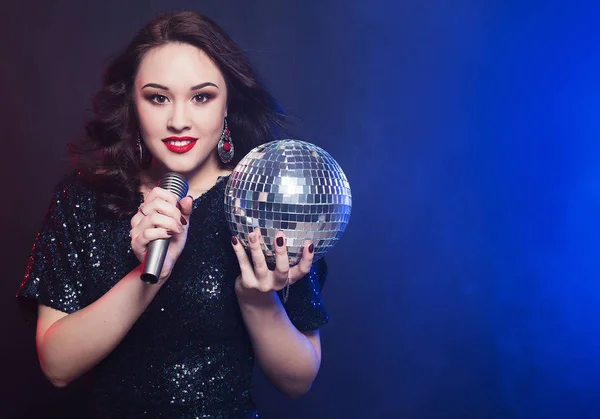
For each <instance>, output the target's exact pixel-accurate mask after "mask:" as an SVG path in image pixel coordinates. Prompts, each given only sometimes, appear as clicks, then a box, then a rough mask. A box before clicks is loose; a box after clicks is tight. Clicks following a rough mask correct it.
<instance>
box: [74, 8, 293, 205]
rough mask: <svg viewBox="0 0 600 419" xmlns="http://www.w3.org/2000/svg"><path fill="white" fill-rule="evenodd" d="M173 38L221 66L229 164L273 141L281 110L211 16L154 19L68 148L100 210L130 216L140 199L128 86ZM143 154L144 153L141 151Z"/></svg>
mask: <svg viewBox="0 0 600 419" xmlns="http://www.w3.org/2000/svg"><path fill="white" fill-rule="evenodd" d="M170 42H180V43H186V44H190V45H193V46H196V47H198V48H200V49H202V50H203V51H204V52H205V53H206V54H207V55H208V56H209V57H210V58H211V59H212V60H213V62H214V63H215V64H216V65H217V67H218V68H219V69H220V71H221V73H222V74H223V77H224V79H225V83H226V84H227V90H228V98H227V99H228V109H227V122H228V126H229V130H230V132H231V136H232V139H233V141H234V144H235V157H234V160H233V161H232V162H231V163H230V164H229V165H230V166H231V168H233V167H234V166H235V165H236V164H237V163H238V162H239V160H240V159H241V158H242V157H243V156H245V155H246V154H247V153H248V152H249V151H250V150H251V149H252V148H254V147H256V146H258V145H260V144H263V143H265V142H268V141H272V140H275V139H277V135H278V132H279V130H280V129H282V128H283V121H284V114H283V112H282V111H281V109H280V108H279V106H278V105H277V103H276V101H275V100H274V98H273V97H272V96H271V95H270V94H269V93H268V92H267V90H266V89H265V88H264V87H263V86H262V84H261V83H260V82H259V80H258V77H257V75H256V73H255V72H254V70H253V69H252V66H251V65H250V63H249V61H248V59H247V58H246V57H245V55H244V54H243V52H242V51H241V50H240V48H239V47H238V46H237V45H236V44H235V42H234V41H233V40H232V39H231V38H230V37H229V36H228V35H227V34H226V33H225V32H224V31H223V30H222V29H221V28H220V27H219V26H218V25H217V24H216V23H215V22H213V21H212V20H211V19H209V18H208V17H206V16H204V15H202V14H200V13H197V12H193V11H184V12H173V13H168V14H164V15H161V16H158V17H157V18H155V19H154V20H152V21H150V22H149V23H148V24H147V25H146V26H144V27H143V28H142V29H141V30H140V31H139V32H138V33H137V35H136V36H135V37H134V38H133V40H132V41H131V42H130V43H129V45H128V46H127V47H126V49H125V50H124V51H123V52H122V53H121V54H120V55H118V56H116V57H115V58H114V59H112V60H111V61H110V62H109V64H108V66H107V68H106V70H105V73H104V76H103V83H102V87H101V89H100V90H99V91H98V92H97V93H96V94H95V95H94V97H93V99H92V105H93V107H92V110H93V117H92V118H91V119H90V120H89V121H87V122H86V124H85V133H86V135H85V137H84V139H83V141H81V142H80V143H78V144H71V145H70V152H71V153H72V156H74V157H75V164H76V166H77V167H78V169H79V171H80V172H81V173H82V174H83V175H84V176H85V178H86V179H87V181H89V182H90V184H91V185H93V187H94V189H95V190H96V192H97V193H98V197H99V199H98V206H99V209H100V210H101V212H103V213H104V214H106V215H112V216H116V217H124V216H129V215H131V214H133V213H135V211H136V210H137V206H138V205H139V203H140V193H139V188H140V172H141V171H142V170H143V169H144V168H146V167H147V166H148V164H149V162H150V161H149V159H144V161H140V158H139V157H140V154H139V150H138V149H137V136H138V130H139V128H138V124H139V123H138V118H137V114H136V110H135V105H134V101H133V84H134V79H135V76H136V73H137V70H138V66H139V63H140V61H141V59H142V57H143V56H144V54H145V53H146V52H148V51H149V50H150V49H152V48H155V47H157V46H161V45H164V44H167V43H170ZM142 151H143V153H142V154H143V155H145V156H149V154H150V153H149V152H148V151H147V150H146V149H145V148H144V150H142Z"/></svg>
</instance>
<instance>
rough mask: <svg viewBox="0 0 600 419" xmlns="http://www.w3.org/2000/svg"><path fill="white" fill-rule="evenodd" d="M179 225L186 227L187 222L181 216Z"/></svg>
mask: <svg viewBox="0 0 600 419" xmlns="http://www.w3.org/2000/svg"><path fill="white" fill-rule="evenodd" d="M181 224H183V225H186V224H187V221H186V219H185V218H183V215H182V216H181Z"/></svg>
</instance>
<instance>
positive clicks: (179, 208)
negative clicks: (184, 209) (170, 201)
mask: <svg viewBox="0 0 600 419" xmlns="http://www.w3.org/2000/svg"><path fill="white" fill-rule="evenodd" d="M177 209H178V210H179V211H181V204H180V203H179V202H178V203H177Z"/></svg>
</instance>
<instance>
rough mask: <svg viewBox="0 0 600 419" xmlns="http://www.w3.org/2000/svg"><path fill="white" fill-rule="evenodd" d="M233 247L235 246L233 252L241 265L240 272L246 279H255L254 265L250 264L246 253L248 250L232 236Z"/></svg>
mask: <svg viewBox="0 0 600 419" xmlns="http://www.w3.org/2000/svg"><path fill="white" fill-rule="evenodd" d="M231 246H233V251H234V252H235V255H236V257H237V260H238V263H239V264H240V270H241V273H242V276H243V277H244V278H246V279H249V278H254V268H252V263H250V258H249V257H248V254H247V253H246V249H244V246H243V245H242V243H240V241H239V240H238V239H237V237H235V236H231Z"/></svg>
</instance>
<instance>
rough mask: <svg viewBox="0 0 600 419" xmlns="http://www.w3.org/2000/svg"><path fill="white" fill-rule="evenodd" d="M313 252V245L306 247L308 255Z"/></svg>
mask: <svg viewBox="0 0 600 419" xmlns="http://www.w3.org/2000/svg"><path fill="white" fill-rule="evenodd" d="M314 251H315V245H314V244H312V243H311V244H310V246H308V253H312V252H314Z"/></svg>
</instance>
